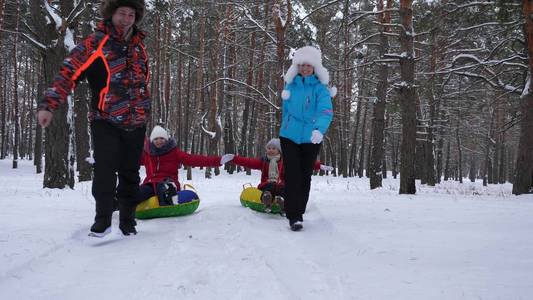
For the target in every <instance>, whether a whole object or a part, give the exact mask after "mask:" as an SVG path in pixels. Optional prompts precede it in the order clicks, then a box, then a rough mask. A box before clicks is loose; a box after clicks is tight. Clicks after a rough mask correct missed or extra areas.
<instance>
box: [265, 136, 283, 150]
mask: <svg viewBox="0 0 533 300" xmlns="http://www.w3.org/2000/svg"><path fill="white" fill-rule="evenodd" d="M268 147H272V148H276V149H278V150H279V152H281V145H280V143H279V139H277V138H274V139H271V140H270V141H268V143H267V144H266V145H265V148H268Z"/></svg>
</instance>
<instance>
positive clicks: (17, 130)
mask: <svg viewBox="0 0 533 300" xmlns="http://www.w3.org/2000/svg"><path fill="white" fill-rule="evenodd" d="M16 6H17V16H16V21H15V23H16V25H15V30H16V31H18V30H19V26H18V23H19V16H20V6H19V4H18V2H17V4H16ZM18 37H19V35H18V34H16V35H15V40H14V43H13V109H14V116H13V125H14V126H15V139H14V141H13V169H17V168H18V158H19V147H20V113H19V93H18V89H19V86H18V85H19V82H18V81H19V76H18V74H19V70H18V59H17V56H18V41H19V39H18Z"/></svg>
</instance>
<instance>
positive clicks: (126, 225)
mask: <svg viewBox="0 0 533 300" xmlns="http://www.w3.org/2000/svg"><path fill="white" fill-rule="evenodd" d="M118 228H120V231H122V234H123V235H130V234H133V235H136V234H137V229H135V225H133V222H131V221H121V222H120V225H118Z"/></svg>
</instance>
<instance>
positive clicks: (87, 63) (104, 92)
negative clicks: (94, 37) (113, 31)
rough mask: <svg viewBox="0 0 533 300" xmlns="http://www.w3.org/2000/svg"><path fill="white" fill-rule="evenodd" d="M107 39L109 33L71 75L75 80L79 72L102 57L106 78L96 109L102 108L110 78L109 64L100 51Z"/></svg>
mask: <svg viewBox="0 0 533 300" xmlns="http://www.w3.org/2000/svg"><path fill="white" fill-rule="evenodd" d="M108 39H109V35H106V36H104V38H103V39H102V41H101V42H100V45H98V48H97V49H96V51H95V52H94V53H93V54H92V55H91V56H90V57H89V59H88V60H87V61H86V62H85V63H84V64H83V65H82V66H81V67H80V68H79V69H78V70H76V73H74V75H72V81H74V82H76V79H78V77H80V75H81V73H83V71H85V70H87V68H89V67H90V66H91V65H92V63H93V62H94V61H95V60H96V59H97V58H102V61H103V63H104V66H105V68H106V71H107V80H106V86H105V87H104V88H103V89H102V90H101V91H100V101H98V109H100V110H103V109H104V99H105V96H106V95H107V92H109V82H110V80H111V71H110V70H109V64H108V63H107V60H106V58H105V55H104V52H103V51H102V48H103V47H104V45H105V43H106V42H107V40H108Z"/></svg>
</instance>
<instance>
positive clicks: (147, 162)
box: [141, 139, 220, 191]
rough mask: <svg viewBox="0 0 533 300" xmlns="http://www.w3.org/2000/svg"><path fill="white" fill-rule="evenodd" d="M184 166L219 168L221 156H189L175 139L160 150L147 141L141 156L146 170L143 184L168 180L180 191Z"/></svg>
mask: <svg viewBox="0 0 533 300" xmlns="http://www.w3.org/2000/svg"><path fill="white" fill-rule="evenodd" d="M182 164H183V165H186V166H191V167H218V166H220V156H203V155H193V154H189V153H187V152H184V151H181V150H180V149H179V148H178V147H177V146H176V142H175V141H174V140H173V139H170V140H169V141H168V142H167V144H166V145H164V146H163V147H162V148H160V149H158V148H157V147H155V146H154V144H153V143H149V142H148V141H147V142H146V143H145V146H144V151H143V153H142V155H141V165H144V166H145V168H146V178H145V179H144V181H143V184H149V183H160V182H164V181H165V180H166V179H167V178H168V179H169V180H170V181H172V182H174V184H175V185H176V187H177V189H178V191H179V190H180V183H179V180H178V169H179V168H180V167H181V165H182Z"/></svg>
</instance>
